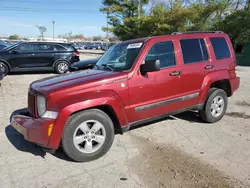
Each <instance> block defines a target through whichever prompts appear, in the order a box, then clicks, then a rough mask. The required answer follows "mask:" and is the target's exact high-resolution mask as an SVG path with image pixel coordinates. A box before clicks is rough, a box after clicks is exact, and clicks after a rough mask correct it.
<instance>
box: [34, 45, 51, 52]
mask: <svg viewBox="0 0 250 188" xmlns="http://www.w3.org/2000/svg"><path fill="white" fill-rule="evenodd" d="M36 46H37V49H38V51H43V52H44V51H45V52H46V51H54V45H53V44H36Z"/></svg>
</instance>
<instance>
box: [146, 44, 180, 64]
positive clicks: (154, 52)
mask: <svg viewBox="0 0 250 188" xmlns="http://www.w3.org/2000/svg"><path fill="white" fill-rule="evenodd" d="M145 60H160V64H161V68H165V67H171V66H175V65H176V64H175V54H174V45H173V42H172V41H167V42H160V43H156V44H154V45H153V46H152V48H151V49H150V50H149V52H148V55H147V57H146V59H145Z"/></svg>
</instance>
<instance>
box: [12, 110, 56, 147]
mask: <svg viewBox="0 0 250 188" xmlns="http://www.w3.org/2000/svg"><path fill="white" fill-rule="evenodd" d="M54 121H55V120H53V119H44V118H33V117H31V116H30V113H29V111H28V109H21V110H16V111H15V112H13V113H12V115H11V118H10V122H11V125H12V127H14V128H15V129H16V130H17V131H18V132H19V133H21V134H22V135H23V136H24V138H25V139H26V140H28V141H30V142H32V143H35V144H37V145H40V146H42V147H47V145H48V143H49V138H50V136H49V129H51V127H53V125H54Z"/></svg>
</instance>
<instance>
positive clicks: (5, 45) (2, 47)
mask: <svg viewBox="0 0 250 188" xmlns="http://www.w3.org/2000/svg"><path fill="white" fill-rule="evenodd" d="M6 47H8V45H7V44H2V43H0V51H2V50H3V49H4V48H6Z"/></svg>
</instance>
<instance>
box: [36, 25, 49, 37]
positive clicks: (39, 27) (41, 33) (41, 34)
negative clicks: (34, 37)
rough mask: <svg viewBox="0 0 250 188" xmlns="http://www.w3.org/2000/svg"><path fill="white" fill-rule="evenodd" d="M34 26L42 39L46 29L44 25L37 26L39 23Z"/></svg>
mask: <svg viewBox="0 0 250 188" xmlns="http://www.w3.org/2000/svg"><path fill="white" fill-rule="evenodd" d="M36 27H37V29H38V30H39V32H40V37H41V38H42V40H44V33H45V32H46V31H47V28H46V27H45V26H39V25H37V26H36Z"/></svg>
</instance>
